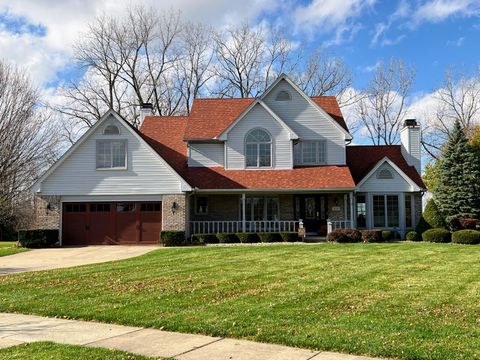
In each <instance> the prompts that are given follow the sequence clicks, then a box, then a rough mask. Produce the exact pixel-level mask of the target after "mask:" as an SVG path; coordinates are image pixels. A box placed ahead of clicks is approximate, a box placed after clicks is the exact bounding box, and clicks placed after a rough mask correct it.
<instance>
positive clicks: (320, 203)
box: [295, 195, 327, 235]
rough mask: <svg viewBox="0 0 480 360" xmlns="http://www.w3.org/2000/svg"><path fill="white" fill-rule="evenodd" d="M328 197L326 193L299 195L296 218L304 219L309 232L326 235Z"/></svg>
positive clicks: (296, 204)
mask: <svg viewBox="0 0 480 360" xmlns="http://www.w3.org/2000/svg"><path fill="white" fill-rule="evenodd" d="M326 202H327V198H326V196H325V195H297V196H296V197H295V218H296V219H302V220H303V225H304V227H305V228H306V231H307V234H310V235H326V225H327V213H326V209H327V203H326Z"/></svg>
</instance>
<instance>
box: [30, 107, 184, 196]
mask: <svg viewBox="0 0 480 360" xmlns="http://www.w3.org/2000/svg"><path fill="white" fill-rule="evenodd" d="M110 116H113V117H114V118H115V119H116V120H117V121H119V122H121V123H122V124H123V125H125V127H126V129H127V130H129V131H130V132H131V133H132V134H133V136H135V137H136V138H137V139H138V140H139V141H140V142H141V143H143V144H145V145H146V146H147V147H148V149H149V150H150V151H151V152H152V153H153V154H155V156H157V157H158V158H159V160H160V161H161V162H162V163H163V164H164V165H165V166H166V167H167V168H168V169H169V170H170V171H172V173H173V174H174V175H175V176H176V177H177V178H178V179H179V181H180V182H181V184H182V190H184V191H188V190H190V189H191V187H190V185H189V184H188V183H187V182H185V180H184V179H183V178H182V177H181V176H180V175H179V174H178V173H177V172H176V171H175V169H174V168H173V167H172V166H171V165H170V164H169V162H168V161H166V160H165V159H164V158H162V156H161V155H160V154H159V153H158V152H157V151H156V150H155V149H154V148H153V147H152V146H150V144H149V143H148V142H147V141H146V139H145V136H144V135H143V134H142V133H141V132H140V131H138V129H137V128H135V127H134V126H133V125H132V124H130V123H129V122H128V121H126V120H125V119H124V118H123V117H122V116H120V115H119V114H118V113H117V112H116V111H114V110H113V109H109V110H108V111H107V112H106V113H105V114H104V115H103V116H102V117H101V118H100V119H99V120H98V121H97V122H96V123H95V124H94V125H93V126H92V127H91V128H90V129H88V130H87V131H86V132H85V133H84V134H83V135H82V136H81V137H80V139H78V140H77V141H76V142H75V144H73V145H72V146H71V147H70V148H69V149H68V150H67V151H66V152H65V153H64V154H63V155H62V156H61V157H60V159H58V160H57V161H56V162H55V163H54V164H53V165H52V166H51V167H50V168H49V169H48V170H47V171H45V172H44V173H43V174H42V176H41V177H40V178H38V179H37V180H36V181H35V182H34V183H33V185H32V186H31V187H30V189H31V191H33V192H39V191H41V183H42V182H43V181H44V180H45V179H46V178H48V177H49V176H50V175H51V174H52V173H53V172H54V171H55V170H56V169H57V168H58V167H59V166H60V165H61V164H62V163H63V162H64V161H65V160H66V159H68V158H69V157H70V155H71V154H72V153H73V152H75V150H76V149H78V148H79V147H80V145H81V144H83V143H84V142H85V141H86V140H87V139H88V138H89V137H90V135H91V134H93V133H94V132H95V131H96V130H97V129H98V128H99V127H100V125H101V124H103V123H104V122H105V121H106V120H107V119H108V118H110Z"/></svg>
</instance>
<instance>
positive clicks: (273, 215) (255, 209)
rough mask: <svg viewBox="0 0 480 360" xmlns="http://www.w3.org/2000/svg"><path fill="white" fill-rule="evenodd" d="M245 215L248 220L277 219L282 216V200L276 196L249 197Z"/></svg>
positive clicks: (246, 201)
mask: <svg viewBox="0 0 480 360" xmlns="http://www.w3.org/2000/svg"><path fill="white" fill-rule="evenodd" d="M245 217H246V220H247V221H271V220H275V221H276V220H278V219H279V218H280V200H279V199H278V198H276V197H247V198H246V199H245Z"/></svg>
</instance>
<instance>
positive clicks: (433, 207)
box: [415, 199, 447, 236]
mask: <svg viewBox="0 0 480 360" xmlns="http://www.w3.org/2000/svg"><path fill="white" fill-rule="evenodd" d="M445 226H447V223H446V222H445V217H444V216H443V215H442V214H441V213H440V210H439V209H438V207H437V204H436V203H435V201H434V200H433V199H428V201H427V205H426V206H425V210H424V211H423V214H422V217H421V218H420V220H419V222H418V224H417V227H416V229H415V231H416V232H417V234H418V236H421V235H422V234H423V232H424V231H426V230H428V229H435V228H444V227H445Z"/></svg>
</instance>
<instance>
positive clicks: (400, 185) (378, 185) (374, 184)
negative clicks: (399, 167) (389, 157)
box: [357, 163, 413, 193]
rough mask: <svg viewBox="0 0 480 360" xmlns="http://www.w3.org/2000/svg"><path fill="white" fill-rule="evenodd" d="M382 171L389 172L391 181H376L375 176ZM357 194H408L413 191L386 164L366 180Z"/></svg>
mask: <svg viewBox="0 0 480 360" xmlns="http://www.w3.org/2000/svg"><path fill="white" fill-rule="evenodd" d="M384 169H388V170H390V171H391V173H392V175H393V179H378V178H377V174H378V173H379V172H380V171H381V170H384ZM357 191H358V192H374V193H387V192H409V191H413V189H412V186H411V185H410V184H409V183H408V182H407V181H406V180H405V179H404V178H403V177H402V176H401V175H400V174H399V173H397V171H396V170H395V169H394V168H393V167H392V166H390V165H389V164H388V163H384V164H382V165H381V166H380V167H379V168H378V169H377V171H375V172H374V173H373V174H372V175H371V176H370V178H368V179H367V180H366V181H365V182H364V183H363V184H362V185H361V187H360V188H359V189H358V190H357Z"/></svg>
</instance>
